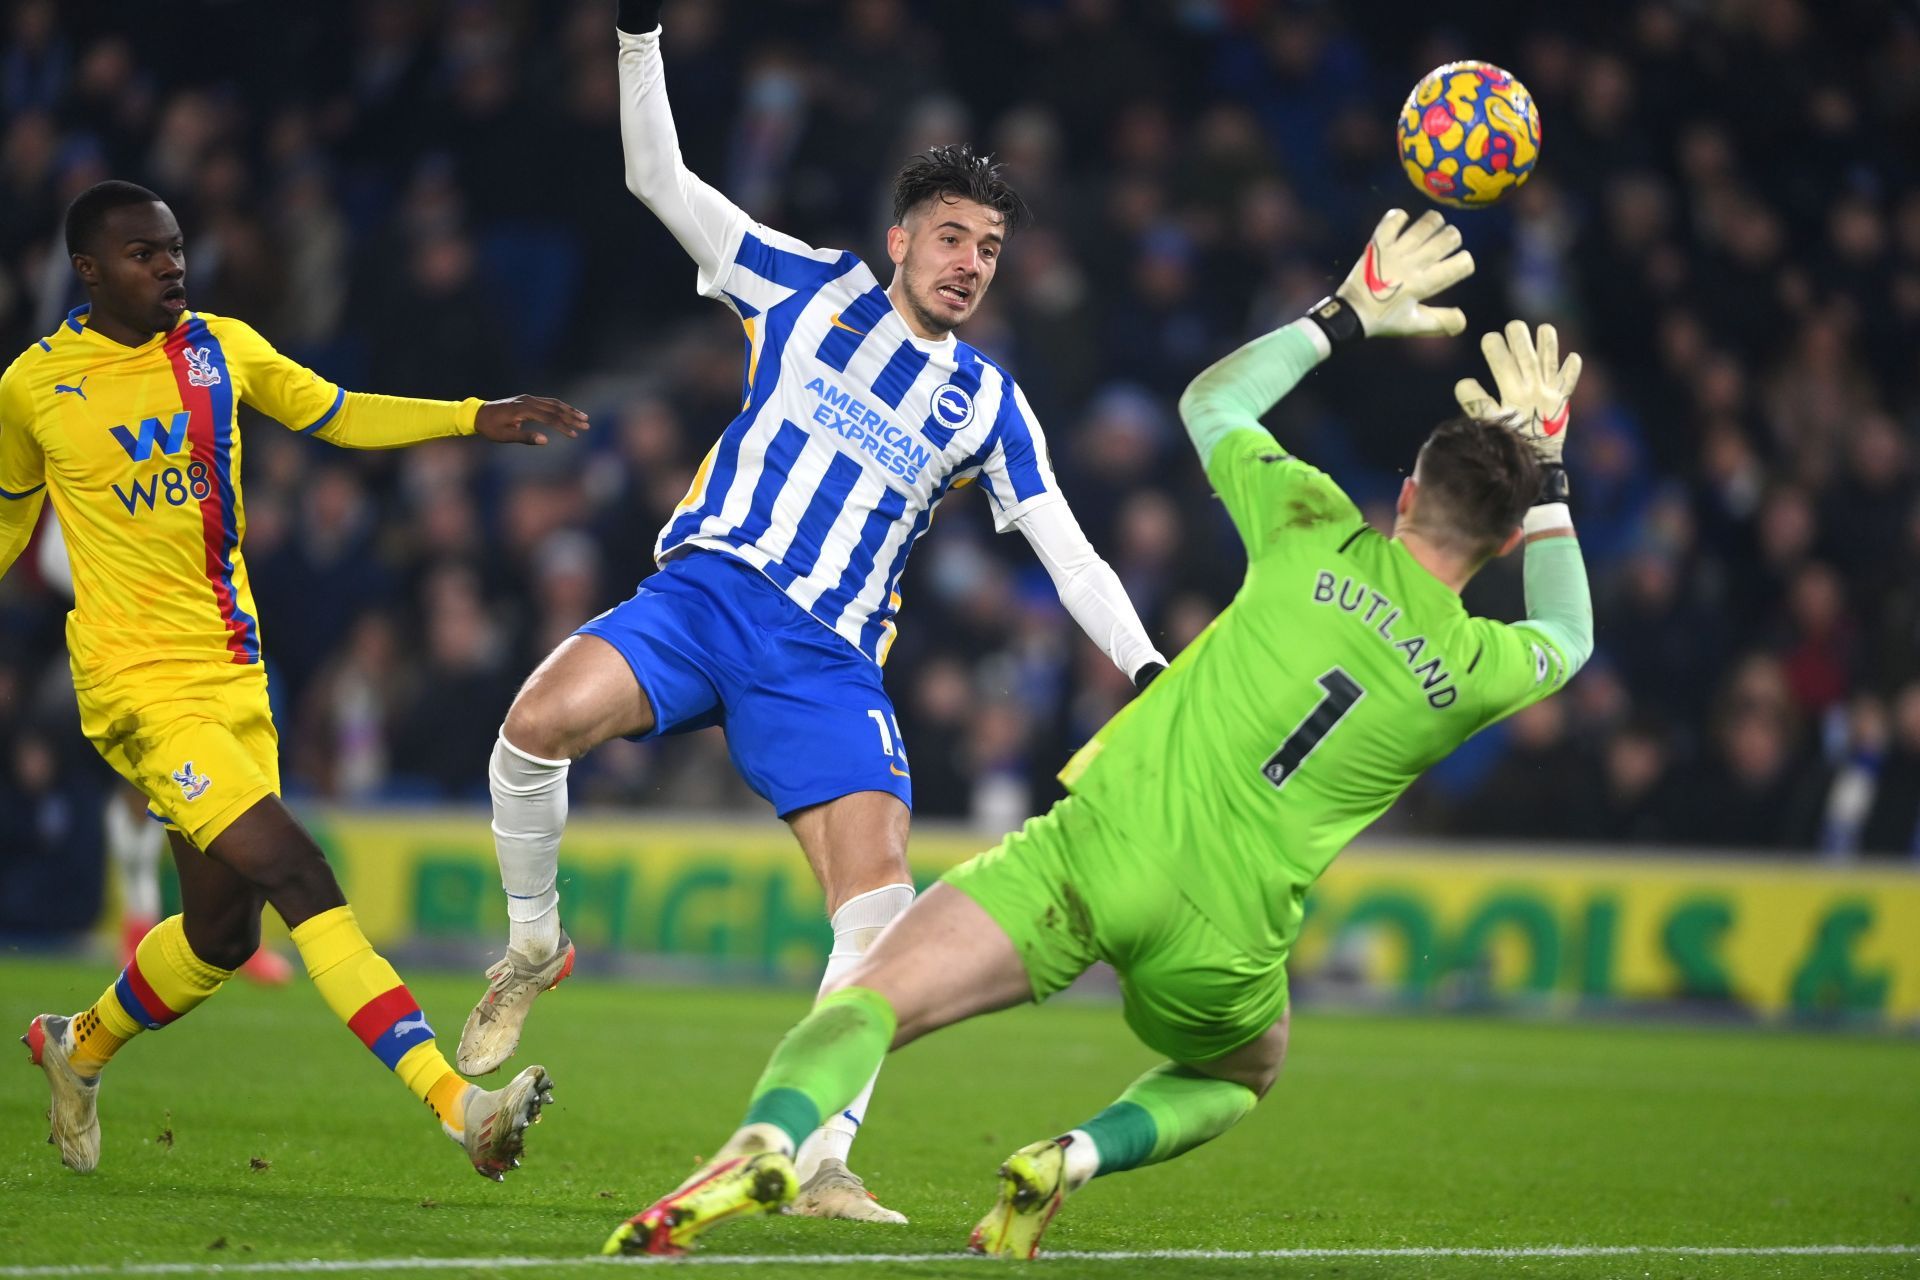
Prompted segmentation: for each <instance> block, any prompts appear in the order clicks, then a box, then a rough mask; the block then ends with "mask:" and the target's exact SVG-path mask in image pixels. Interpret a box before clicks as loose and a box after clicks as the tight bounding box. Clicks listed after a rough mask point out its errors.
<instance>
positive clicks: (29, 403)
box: [0, 307, 480, 688]
mask: <svg viewBox="0 0 1920 1280" xmlns="http://www.w3.org/2000/svg"><path fill="white" fill-rule="evenodd" d="M242 402H244V403H246V404H248V405H250V406H252V407H253V408H255V409H258V410H259V411H260V412H262V413H264V414H265V415H266V416H268V417H270V418H273V419H275V420H276V421H279V422H281V423H283V424H285V425H286V426H288V427H290V428H292V429H293V430H295V431H300V432H305V433H312V434H317V435H319V436H320V437H321V438H322V439H328V440H331V441H333V442H334V443H338V444H343V445H350V446H355V445H357V446H361V447H375V448H377V447H382V446H386V445H393V444H403V443H409V442H411V441H415V440H423V439H430V438H433V437H435V436H446V435H458V434H463V433H466V432H471V431H472V430H473V420H474V414H475V412H476V411H477V409H478V407H479V403H480V402H479V401H478V400H467V401H464V402H462V403H460V404H453V403H451V402H446V401H423V400H398V399H392V398H389V397H384V396H364V395H354V394H350V393H348V392H345V391H343V390H341V389H340V388H339V387H337V386H335V385H334V384H333V383H331V382H328V381H327V380H326V379H324V378H322V377H320V376H319V375H318V374H316V373H314V372H312V371H311V370H309V369H307V368H305V367H303V366H301V365H299V364H297V363H296V362H294V361H292V360H289V359H288V358H287V357H285V356H283V355H281V354H280V353H279V352H278V351H275V350H274V349H273V347H272V346H271V345H270V344H269V343H268V342H267V341H266V339H264V338H262V337H261V336H260V335H259V334H258V333H256V332H255V331H254V330H253V329H252V328H250V327H249V326H248V325H246V324H244V323H242V322H241V321H239V320H234V319H231V318H229V317H225V316H213V315H207V314H204V313H199V312H192V311H189V312H186V313H184V314H183V315H182V316H181V319H180V322H179V323H178V324H177V325H175V326H174V328H173V329H172V330H171V331H169V332H167V333H164V334H156V335H154V337H152V338H151V339H149V340H148V341H147V342H145V343H142V344H141V345H140V346H137V347H129V346H125V345H123V344H121V343H118V342H115V341H114V340H113V339H111V338H107V337H104V336H102V335H101V334H99V333H96V332H94V331H93V330H92V329H90V328H89V327H88V325H87V308H86V307H80V308H76V309H75V310H74V311H73V313H72V314H70V315H69V316H68V317H67V319H66V320H65V321H64V322H63V323H62V324H61V325H60V327H59V329H58V330H57V331H56V332H54V333H53V334H51V335H49V336H48V337H46V338H43V339H42V340H41V341H39V342H37V343H35V344H34V345H33V346H31V347H29V348H28V349H27V351H26V352H25V354H23V355H22V356H21V357H20V358H19V359H17V360H15V361H14V362H13V364H12V365H11V366H10V367H9V368H8V369H7V371H6V374H5V376H4V377H0V573H4V572H5V570H6V568H7V566H8V565H9V564H10V563H11V562H12V560H13V558H14V557H15V556H17V555H18V554H19V551H20V548H21V546H22V545H24V543H25V541H26V536H27V534H28V533H30V532H31V530H32V526H33V518H34V517H35V516H37V514H38V509H39V500H40V497H41V495H42V494H43V493H45V494H47V495H50V496H51V498H52V500H53V505H54V509H55V511H57V512H58V513H59V516H60V523H61V525H62V527H63V529H64V532H65V535H66V539H67V552H68V556H69V558H70V560H71V562H72V567H73V589H74V608H73V611H72V612H71V613H70V614H68V615H67V648H68V652H69V655H70V657H71V659H72V663H73V671H74V679H75V682H76V684H77V685H78V686H79V687H81V688H87V687H90V686H92V685H93V684H95V683H98V682H99V681H101V680H103V679H105V678H107V677H108V676H111V675H113V674H114V673H116V672H118V671H121V670H124V669H125V668H127V667H131V666H135V665H137V664H140V663H145V662H151V661H155V660H158V659H166V658H198V659H212V660H215V661H223V662H233V663H254V662H258V661H260V624H259V622H258V619H257V616H256V612H255V608H254V603H253V591H252V588H251V587H250V586H249V584H248V581H247V566H246V562H245V560H244V559H243V558H242V557H241V554H240V541H241V538H242V537H243V536H244V534H245V532H246V515H245V512H244V510H243V507H242V504H241V500H240V433H239V430H238V427H237V423H236V421H235V411H236V409H237V407H238V406H239V405H240V404H241V403H242ZM350 422H352V423H355V424H357V425H356V426H354V427H351V428H350V427H349V425H348V424H349V423H350ZM23 524H24V531H23V530H22V525H23Z"/></svg>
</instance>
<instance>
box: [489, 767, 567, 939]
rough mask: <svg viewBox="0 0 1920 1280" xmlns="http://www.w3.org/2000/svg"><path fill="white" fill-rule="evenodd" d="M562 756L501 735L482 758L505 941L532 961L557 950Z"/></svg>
mask: <svg viewBox="0 0 1920 1280" xmlns="http://www.w3.org/2000/svg"><path fill="white" fill-rule="evenodd" d="M567 767H568V762H567V761H565V760H542V759H541V758H540V757H539V756H532V755H528V754H527V753H526V752H524V751H522V750H521V749H520V748H518V747H516V746H514V745H513V744H512V743H511V742H508V741H507V739H506V735H504V734H502V735H501V736H500V738H499V740H498V741H496V742H495V743H494V744H493V758H492V759H491V760H489V761H488V762H487V789H488V790H489V791H491V792H492V793H493V852H494V856H496V857H497V858H499V859H500V887H501V888H503V889H505V890H506V891H507V927H508V930H509V932H508V935H507V945H508V946H509V947H511V948H512V949H513V950H515V951H518V952H520V953H521V954H523V955H525V956H526V957H527V958H528V959H529V960H532V961H534V962H535V963H536V964H537V963H539V962H540V961H543V960H546V959H549V958H551V957H552V955H553V953H554V952H555V951H558V950H559V949H560V893H559V890H557V889H556V888H554V881H555V879H556V878H557V877H558V875H559V867H560V831H561V829H562V828H563V827H565V826H566V825H567Z"/></svg>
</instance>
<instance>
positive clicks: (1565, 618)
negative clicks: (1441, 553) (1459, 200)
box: [1453, 320, 1593, 676]
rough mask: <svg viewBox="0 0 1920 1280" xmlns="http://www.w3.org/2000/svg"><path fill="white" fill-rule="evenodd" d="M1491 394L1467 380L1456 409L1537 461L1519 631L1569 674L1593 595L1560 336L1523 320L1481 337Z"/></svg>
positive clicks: (1571, 377)
mask: <svg viewBox="0 0 1920 1280" xmlns="http://www.w3.org/2000/svg"><path fill="white" fill-rule="evenodd" d="M1480 350H1481V351H1482V352H1483V353H1484V354H1485V355H1486V357H1487V367H1488V368H1489V369H1490V370H1491V371H1492V373H1493V382H1494V386H1495V387H1496V388H1498V392H1499V393H1498V395H1497V396H1496V395H1490V394H1488V392H1487V390H1486V388H1485V387H1483V386H1481V385H1480V383H1479V381H1478V380H1477V379H1474V378H1463V379H1461V380H1460V382H1459V383H1457V384H1456V385H1455V386H1454V389H1453V391H1454V397H1455V398H1456V399H1457V400H1459V402H1460V408H1461V409H1462V410H1463V411H1464V412H1466V413H1467V414H1468V415H1469V416H1471V417H1475V418H1497V419H1499V420H1500V421H1501V422H1503V423H1505V424H1506V426H1507V427H1509V428H1510V429H1511V430H1513V431H1514V432H1516V433H1518V434H1519V436H1520V437H1521V438H1522V439H1524V440H1525V441H1526V442H1527V443H1528V445H1529V446H1531V447H1532V449H1533V452H1534V456H1535V457H1537V458H1538V459H1539V460H1540V471H1541V484H1540V500H1539V502H1538V503H1536V504H1535V505H1534V507H1533V508H1532V510H1530V511H1528V512H1527V516H1526V520H1525V523H1524V525H1523V530H1524V534H1525V537H1526V568H1525V575H1524V576H1525V579H1526V591H1527V621H1526V624H1525V625H1526V626H1527V627H1528V628H1530V629H1532V630H1534V631H1538V632H1539V633H1540V634H1541V635H1543V636H1545V637H1546V638H1547V639H1548V640H1550V641H1551V642H1552V643H1553V645H1554V647H1555V648H1556V649H1558V650H1559V651H1560V653H1561V654H1562V655H1563V656H1564V657H1565V658H1566V660H1567V664H1568V670H1567V673H1566V674H1567V675H1568V676H1571V675H1572V674H1573V673H1574V672H1575V671H1578V670H1579V669H1580V668H1581V667H1582V666H1584V665H1586V661H1587V659H1588V658H1589V657H1591V656H1592V655H1593V597H1592V595H1591V593H1590V591H1589V589H1588V587H1587V566H1586V563H1585V561H1584V560H1582V559H1581V556H1580V542H1579V539H1578V538H1576V537H1575V536H1574V531H1573V511H1572V508H1571V507H1570V506H1569V505H1568V501H1567V500H1568V497H1569V495H1570V492H1571V486H1570V485H1569V484H1568V482H1567V469H1566V461H1565V453H1566V445H1567V423H1568V421H1569V419H1570V418H1571V416H1572V414H1571V409H1570V406H1571V403H1572V400H1573V388H1574V386H1575V384H1576V383H1578V382H1579V381H1580V357H1579V356H1578V355H1577V354H1573V353H1568V355H1567V358H1566V359H1565V360H1564V361H1563V360H1561V359H1560V335H1559V334H1558V333H1557V332H1556V331H1555V330H1554V327H1553V326H1552V325H1550V324H1543V325H1541V326H1540V329H1539V336H1538V340H1537V341H1536V340H1535V336H1534V334H1533V333H1532V332H1530V331H1529V330H1528V328H1527V325H1526V322H1525V321H1522V320H1513V321H1509V322H1508V324H1507V327H1506V329H1505V331H1503V332H1500V333H1489V334H1487V335H1486V336H1484V337H1483V338H1481V339H1480Z"/></svg>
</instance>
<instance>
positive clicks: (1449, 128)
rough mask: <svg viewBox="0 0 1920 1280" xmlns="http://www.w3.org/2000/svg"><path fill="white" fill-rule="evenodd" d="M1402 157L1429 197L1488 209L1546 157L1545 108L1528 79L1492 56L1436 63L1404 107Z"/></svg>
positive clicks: (1459, 206)
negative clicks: (1542, 142)
mask: <svg viewBox="0 0 1920 1280" xmlns="http://www.w3.org/2000/svg"><path fill="white" fill-rule="evenodd" d="M1399 133H1400V163H1401V165H1402V166H1403V167H1405V169H1406V171H1407V177H1408V179H1409V180H1411V181H1412V183H1413V185H1414V186H1416V187H1418V188H1420V193H1421V194H1422V195H1424V196H1426V197H1427V198H1428V199H1429V200H1437V201H1438V202H1440V203H1441V204H1444V205H1451V206H1452V207H1453V208H1455V209H1484V208H1486V207H1487V206H1488V205H1490V204H1493V203H1494V202H1496V201H1498V200H1499V199H1501V198H1502V197H1503V196H1505V195H1506V194H1507V193H1508V192H1510V191H1514V190H1516V189H1517V188H1518V187H1519V186H1520V184H1521V183H1523V182H1525V181H1526V180H1527V177H1528V175H1529V174H1531V173H1532V172H1533V166H1534V162H1535V161H1537V160H1538V159H1539V158H1540V113H1539V111H1538V110H1536V109H1535V107H1534V105H1533V95H1532V94H1530V93H1528V92H1527V87H1526V86H1525V85H1523V84H1521V83H1520V82H1519V81H1518V80H1515V79H1514V78H1513V77H1512V76H1511V75H1509V74H1507V73H1506V72H1505V71H1502V70H1501V69H1500V68H1499V67H1496V66H1494V65H1493V64H1492V63H1490V62H1449V63H1448V64H1447V65H1446V66H1444V67H1435V68H1434V69H1433V70H1432V71H1429V72H1428V73H1427V74H1426V76H1425V77H1424V78H1423V79H1422V80H1421V81H1420V83H1419V84H1417V85H1415V86H1413V92H1412V93H1410V94H1408V95H1407V105H1406V106H1404V107H1402V108H1401V109H1400V129H1399Z"/></svg>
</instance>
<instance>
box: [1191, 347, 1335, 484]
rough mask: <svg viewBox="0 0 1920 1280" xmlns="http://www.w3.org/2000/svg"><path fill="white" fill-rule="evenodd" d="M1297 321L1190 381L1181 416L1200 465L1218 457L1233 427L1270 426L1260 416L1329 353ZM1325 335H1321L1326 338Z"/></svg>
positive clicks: (1253, 427)
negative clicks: (1216, 453)
mask: <svg viewBox="0 0 1920 1280" xmlns="http://www.w3.org/2000/svg"><path fill="white" fill-rule="evenodd" d="M1312 323H1313V321H1311V320H1296V321H1294V322H1293V323H1292V324H1290V325H1287V326H1285V327H1284V328H1280V329H1275V330H1274V331H1273V332H1272V333H1269V334H1267V335H1266V336H1265V337H1263V338H1255V339H1254V340H1253V341H1252V342H1249V343H1247V345H1246V346H1244V347H1241V348H1240V349H1239V350H1238V351H1235V352H1234V353H1233V354H1232V355H1229V356H1226V357H1224V358H1222V359H1220V360H1216V361H1214V362H1213V363H1212V364H1211V365H1209V366H1207V368H1206V369H1205V370H1204V371H1203V372H1202V373H1201V374H1200V376H1199V377H1197V378H1195V379H1194V380H1193V381H1192V382H1190V383H1189V384H1187V389H1186V391H1185V392H1184V393H1183V394H1182V395H1181V396H1180V421H1182V422H1184V423H1185V424H1186V426H1187V434H1188V435H1189V436H1190V437H1192V439H1193V447H1194V448H1195V449H1197V450H1199V452H1200V465H1201V466H1203V467H1204V466H1206V465H1207V463H1208V462H1209V461H1211V460H1212V458H1213V449H1214V446H1215V445H1217V444H1219V443H1220V441H1221V439H1222V438H1224V437H1225V436H1226V435H1227V433H1228V432H1230V431H1244V430H1247V429H1249V428H1251V429H1253V430H1255V431H1265V430H1266V428H1265V427H1263V426H1261V425H1260V415H1261V414H1264V413H1265V412H1266V411H1267V410H1269V409H1271V408H1273V406H1274V405H1276V404H1278V403H1280V399H1281V397H1283V396H1285V395H1286V394H1287V392H1289V391H1291V390H1293V389H1294V387H1295V386H1296V385H1298V383H1299V381H1300V379H1302V378H1304V377H1306V376H1307V375H1308V374H1309V373H1311V372H1313V369H1314V366H1315V365H1318V364H1319V363H1320V362H1321V361H1322V360H1324V359H1326V358H1327V348H1325V347H1324V346H1322V345H1320V344H1319V343H1316V342H1315V341H1314V336H1313V335H1310V334H1309V333H1308V332H1307V331H1306V329H1305V328H1303V327H1302V326H1305V325H1310V324H1312ZM1324 341H1325V339H1321V342H1322V343H1324Z"/></svg>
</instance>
